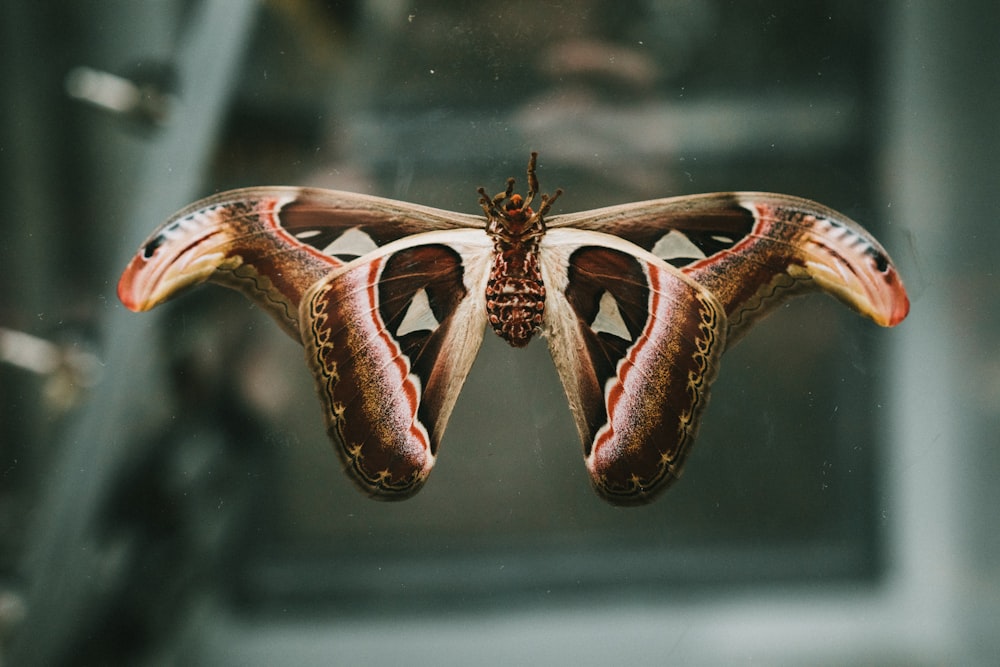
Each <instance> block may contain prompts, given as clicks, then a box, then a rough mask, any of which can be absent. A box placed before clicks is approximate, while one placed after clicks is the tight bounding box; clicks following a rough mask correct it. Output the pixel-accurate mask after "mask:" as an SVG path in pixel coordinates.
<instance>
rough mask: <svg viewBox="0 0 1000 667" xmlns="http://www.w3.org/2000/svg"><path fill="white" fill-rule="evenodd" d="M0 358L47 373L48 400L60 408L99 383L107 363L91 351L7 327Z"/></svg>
mask: <svg viewBox="0 0 1000 667" xmlns="http://www.w3.org/2000/svg"><path fill="white" fill-rule="evenodd" d="M0 361H2V362H4V363H8V364H12V365H14V366H17V367H19V368H23V369H25V370H27V371H31V372H32V373H35V374H37V375H44V376H46V378H47V383H46V385H45V398H46V401H47V402H48V403H49V405H50V407H54V408H57V409H60V410H65V409H68V408H70V407H72V406H73V405H75V404H76V402H77V400H78V399H79V398H80V395H81V394H82V393H83V391H84V390H85V389H87V388H88V387H92V386H94V385H95V384H96V383H97V381H98V380H99V379H100V377H101V369H102V366H103V364H102V363H101V360H100V359H99V358H98V357H97V355H95V354H94V353H92V352H90V351H87V350H84V349H80V348H78V347H76V346H72V345H60V344H57V343H53V342H51V341H48V340H45V339H44V338H39V337H38V336H33V335H32V334H29V333H25V332H23V331H15V330H13V329H7V328H5V327H0Z"/></svg>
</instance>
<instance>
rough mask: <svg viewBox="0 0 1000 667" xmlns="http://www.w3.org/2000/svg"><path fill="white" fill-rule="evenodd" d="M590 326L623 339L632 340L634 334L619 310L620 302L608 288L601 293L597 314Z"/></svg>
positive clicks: (596, 330) (597, 330)
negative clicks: (630, 331) (629, 329)
mask: <svg viewBox="0 0 1000 667" xmlns="http://www.w3.org/2000/svg"><path fill="white" fill-rule="evenodd" d="M590 328H591V329H593V330H594V331H595V332H601V331H603V332H605V333H609V334H611V335H612V336H617V337H618V338H621V339H622V340H632V334H630V333H629V331H628V327H627V326H625V320H623V319H622V313H621V311H620V310H618V303H617V302H616V301H615V298H614V297H613V296H611V293H610V292H608V291H607V290H605V291H604V294H602V295H601V303H600V304H599V306H598V310H597V316H596V317H595V318H594V321H593V322H591V324H590Z"/></svg>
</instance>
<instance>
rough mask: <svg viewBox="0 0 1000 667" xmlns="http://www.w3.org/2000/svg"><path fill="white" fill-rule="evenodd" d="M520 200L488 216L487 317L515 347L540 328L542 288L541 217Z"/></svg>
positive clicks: (543, 290)
mask: <svg viewBox="0 0 1000 667" xmlns="http://www.w3.org/2000/svg"><path fill="white" fill-rule="evenodd" d="M521 204H522V201H521V198H520V197H519V196H517V195H514V197H512V198H511V201H509V202H508V205H507V207H506V208H505V209H503V210H500V211H496V212H495V214H494V215H493V216H491V218H490V221H489V225H488V228H487V229H488V232H489V234H490V236H492V237H493V268H492V269H491V270H490V277H489V281H488V282H487V283H486V314H487V317H488V318H489V322H490V326H492V327H493V331H495V332H496V334H497V335H498V336H500V337H501V338H503V339H504V340H505V341H507V342H508V343H510V344H511V345H513V346H514V347H524V346H525V345H527V344H528V343H529V342H530V341H531V337H532V336H533V335H534V334H535V332H536V331H538V329H539V328H540V327H541V325H542V314H543V312H544V310H545V285H544V284H543V283H542V272H541V270H540V269H539V266H538V240H539V239H540V238H541V236H542V234H543V233H544V227H543V225H542V221H541V217H540V216H536V215H535V214H534V212H533V211H532V210H531V209H530V208H529V207H527V206H524V207H523V208H522V207H521Z"/></svg>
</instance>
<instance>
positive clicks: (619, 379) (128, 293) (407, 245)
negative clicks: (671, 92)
mask: <svg viewBox="0 0 1000 667" xmlns="http://www.w3.org/2000/svg"><path fill="white" fill-rule="evenodd" d="M536 160H537V154H535V153H532V154H531V158H530V160H529V162H528V170H527V186H528V188H527V193H526V194H525V195H524V196H523V197H522V196H521V195H520V194H515V193H514V183H515V180H514V179H513V178H511V179H508V181H507V185H506V188H505V189H504V190H503V191H502V192H500V193H499V194H496V195H492V196H491V195H489V194H487V193H486V191H485V190H483V189H482V188H480V189H479V205H480V207H481V209H482V214H481V215H469V214H465V213H454V212H451V211H444V210H439V209H435V208H429V207H426V206H420V205H416V204H409V203H403V202H399V201H393V200H390V199H383V198H379V197H372V196H368V195H363V194H354V193H350V192H338V191H333V190H323V189H315V188H303V187H254V188H246V189H241V190H232V191H229V192H223V193H220V194H216V195H213V196H211V197H208V198H206V199H202V200H201V201H198V202H195V203H194V204H191V205H190V206H188V207H187V208H185V209H183V210H181V211H179V212H178V213H176V214H175V215H173V216H171V217H170V218H169V219H168V220H167V221H166V222H164V223H163V224H162V225H161V226H160V227H159V228H158V229H157V230H156V231H154V232H153V234H152V235H151V236H150V238H149V239H148V240H147V241H146V242H145V243H143V244H142V246H141V248H140V249H139V252H138V253H137V254H136V255H135V257H134V258H133V259H132V261H131V262H130V263H129V265H128V267H127V268H126V269H125V272H124V274H123V275H122V277H121V280H120V282H119V285H118V295H119V298H120V299H121V301H122V302H123V303H124V304H125V306H127V307H128V308H130V309H132V310H135V311H143V310H148V309H150V308H152V307H153V306H156V305H157V304H160V303H162V302H164V301H166V300H167V299H169V298H171V297H172V296H174V295H176V294H178V293H179V292H181V291H182V290H185V289H186V288H189V287H191V286H193V285H196V284H198V283H202V282H206V281H210V282H215V283H220V284H222V285H226V286H228V287H233V288H236V289H238V290H240V291H242V292H243V293H244V294H246V295H247V296H248V297H250V298H251V299H253V300H254V301H255V302H256V303H257V304H258V305H259V306H260V307H261V308H263V309H264V310H265V311H267V312H268V313H269V314H270V315H271V316H273V318H274V319H275V320H276V321H277V322H278V324H279V325H280V326H281V327H282V328H283V329H284V330H285V331H286V332H287V333H288V334H289V335H291V336H292V338H294V339H295V340H297V341H299V342H300V343H302V345H303V346H304V348H305V356H306V362H307V364H308V366H309V368H310V370H311V371H312V374H313V376H314V378H315V382H316V389H317V392H318V394H319V398H320V403H321V404H322V409H323V416H324V418H325V421H326V427H327V432H328V434H329V436H330V438H331V440H332V441H333V443H334V446H335V448H336V451H337V453H338V454H339V455H340V458H341V460H342V461H343V464H344V466H345V468H346V469H347V471H348V473H349V474H350V476H351V477H352V478H353V479H354V481H355V482H357V484H358V485H359V486H360V487H361V489H363V490H364V491H365V492H367V493H368V494H370V495H371V496H372V497H375V498H379V499H389V500H392V499H402V498H406V497H409V496H411V495H412V494H413V493H415V492H416V491H417V490H418V489H420V488H421V486H422V485H423V484H424V482H425V480H426V479H427V476H428V475H429V473H430V472H431V469H432V468H433V466H434V463H435V461H436V460H437V456H438V449H439V445H440V442H441V438H442V436H443V434H444V431H445V426H446V425H447V423H448V418H449V416H450V415H451V412H452V408H453V407H454V405H455V400H456V398H457V397H458V394H459V391H460V390H461V388H462V384H463V383H464V381H465V378H466V375H467V374H468V372H469V369H470V368H471V366H472V363H473V361H474V360H475V358H476V355H477V353H478V350H479V346H480V343H481V341H482V338H483V333H484V331H485V330H486V328H487V327H489V328H491V329H492V330H493V331H494V332H495V333H496V334H498V335H499V336H501V337H502V338H503V339H504V340H506V341H507V342H508V343H510V344H511V345H512V346H514V347H523V346H524V345H527V344H528V342H529V341H530V340H531V339H532V338H533V337H534V336H535V335H541V336H543V337H545V338H546V340H547V341H548V345H549V350H550V352H551V354H552V358H553V360H554V361H555V365H556V368H557V370H558V373H559V376H560V379H561V380H562V384H563V387H564V389H565V392H566V398H567V399H568V402H569V408H570V411H571V412H572V415H573V418H574V420H575V422H576V427H577V429H578V431H579V434H580V438H581V440H582V442H583V451H584V460H585V463H586V467H587V471H588V472H589V474H590V479H591V481H592V483H593V486H594V488H595V489H596V490H597V492H598V493H599V494H600V495H601V496H602V497H604V498H605V499H607V500H608V501H610V502H612V503H615V504H622V505H630V504H639V503H645V502H648V501H650V500H651V499H652V498H653V497H654V496H656V494H657V493H659V492H660V491H662V490H663V489H665V488H666V487H667V486H669V485H670V483H671V482H673V481H674V480H675V479H677V478H678V476H679V475H680V473H681V469H682V466H683V464H684V461H685V459H686V458H687V456H688V453H689V451H690V449H691V445H692V443H693V441H694V438H695V434H696V431H697V429H698V423H699V420H700V417H701V414H702V411H703V410H704V408H705V404H706V402H707V400H708V394H709V388H710V386H711V384H712V381H713V380H714V379H715V376H716V372H717V370H718V367H719V360H720V358H721V356H722V353H723V352H724V351H725V349H726V348H727V347H728V346H729V345H732V344H733V343H734V342H735V341H736V340H737V339H739V338H740V337H741V336H742V335H743V334H744V333H746V331H747V330H748V329H749V328H750V327H751V325H752V324H753V323H754V322H756V321H757V320H759V319H760V318H761V317H763V316H764V315H766V314H767V313H769V312H771V311H772V310H773V309H774V308H775V306H776V305H778V304H779V303H782V302H783V301H785V300H786V299H787V298H788V297H790V296H793V295H796V294H801V293H803V292H807V291H812V290H822V291H825V292H827V293H829V294H831V295H833V296H834V297H836V298H837V299H839V300H840V301H842V302H843V303H845V304H846V305H848V306H850V307H851V308H852V309H854V310H855V311H857V312H858V313H860V314H862V315H865V316H867V317H869V318H871V319H872V320H874V321H875V322H876V323H877V324H880V325H882V326H894V325H896V324H898V323H899V322H901V321H902V320H903V318H905V317H906V315H907V312H908V311H909V301H908V299H907V295H906V290H905V289H904V287H903V283H902V281H901V279H900V277H899V274H898V272H897V270H896V268H895V267H894V266H893V263H892V261H891V260H890V259H889V256H888V254H887V253H886V252H885V250H884V249H883V248H882V246H881V245H879V243H878V241H876V240H875V239H874V238H873V237H872V236H871V235H870V234H869V233H868V232H867V231H865V230H864V229H863V228H862V227H861V226H860V225H858V224H857V223H855V222H853V221H851V220H850V219H848V218H847V217H845V216H844V215H841V214H839V213H837V212H835V211H833V210H831V209H829V208H826V207H824V206H822V205H820V204H817V203H815V202H812V201H808V200H805V199H800V198H797V197H792V196H788V195H781V194H769V193H761V192H726V193H714V194H703V195H693V196H682V197H673V198H668V199H656V200H652V201H644V202H639V203H633V204H623V205H618V206H611V207H608V208H601V209H597V210H592V211H585V212H580V213H568V214H551V211H552V209H553V205H554V204H555V202H556V200H557V199H558V198H559V197H560V195H561V194H562V192H561V191H560V190H556V191H555V193H554V194H553V195H552V196H551V197H550V196H548V195H544V194H540V190H539V183H538V179H537V176H536V173H535V171H536ZM533 206H535V207H537V208H533Z"/></svg>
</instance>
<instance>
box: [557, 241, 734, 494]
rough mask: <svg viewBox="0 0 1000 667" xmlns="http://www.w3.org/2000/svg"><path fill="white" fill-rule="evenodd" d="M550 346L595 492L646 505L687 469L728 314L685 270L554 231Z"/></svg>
mask: <svg viewBox="0 0 1000 667" xmlns="http://www.w3.org/2000/svg"><path fill="white" fill-rule="evenodd" d="M541 257H542V267H543V276H544V277H545V281H546V283H547V284H549V285H551V286H552V287H554V288H555V289H550V290H549V292H548V294H549V298H548V301H547V304H546V311H545V331H546V334H547V335H548V339H549V348H550V350H551V352H552V357H553V359H554V360H555V363H556V367H557V368H558V370H559V374H560V376H561V378H562V382H563V386H564V388H565V390H566V396H567V398H568V400H569V404H570V408H571V409H572V412H573V416H574V418H575V420H576V424H577V429H578V430H579V432H580V437H581V439H582V440H583V443H584V456H585V459H586V464H587V469H588V471H589V472H590V476H591V481H592V482H593V485H594V487H595V489H596V490H597V491H598V492H599V493H600V494H601V495H602V496H603V497H604V498H605V499H607V500H609V501H611V502H613V503H616V504H622V505H628V504H639V503H645V502H649V501H650V500H651V499H652V498H653V496H655V495H656V494H657V493H659V492H660V491H662V490H663V489H665V488H666V487H667V486H669V484H670V483H671V482H672V481H673V480H675V479H677V477H678V476H679V475H680V472H681V468H682V466H683V464H684V461H685V459H686V458H687V454H688V451H689V448H690V446H691V443H692V442H693V440H694V437H695V434H696V432H697V429H698V423H699V421H700V417H701V412H702V410H703V409H704V407H705V405H706V403H707V402H708V390H709V386H710V385H711V383H712V381H713V380H714V378H715V375H716V371H717V368H718V362H719V357H720V356H721V355H722V351H723V350H724V349H725V332H726V315H725V312H724V310H723V308H722V306H721V305H720V304H719V303H718V301H717V300H716V299H715V297H714V296H713V295H712V294H711V292H709V291H708V290H706V289H705V288H703V287H701V286H700V285H698V284H697V283H696V282H695V281H693V280H692V279H690V278H689V277H687V276H685V275H684V274H683V273H682V272H681V271H679V270H678V269H675V268H673V267H672V266H670V265H668V264H666V263H665V262H663V261H661V260H659V259H658V258H656V257H655V256H652V255H650V254H649V253H646V252H644V251H642V250H640V249H639V248H637V247H635V246H634V245H632V244H630V243H626V242H624V241H622V240H621V239H618V238H615V237H612V236H608V235H606V234H600V233H594V232H583V231H580V230H568V229H563V230H559V229H557V230H550V231H549V232H548V234H546V236H545V238H544V239H543V241H542V245H541Z"/></svg>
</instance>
